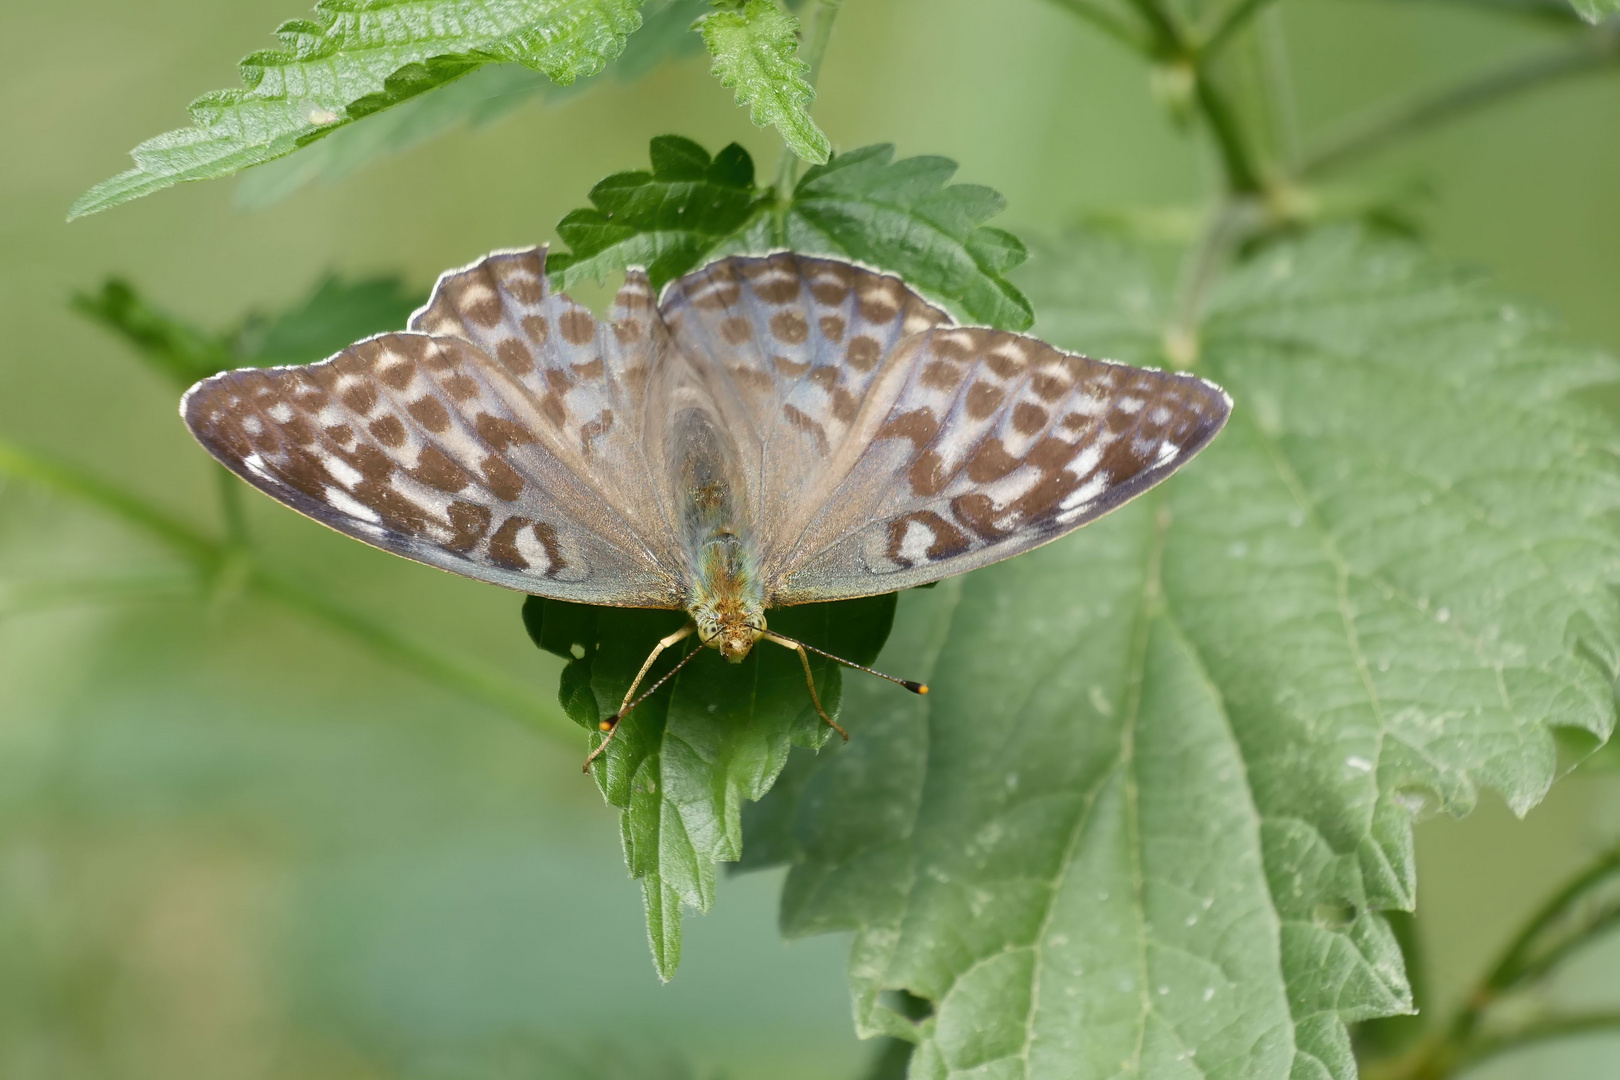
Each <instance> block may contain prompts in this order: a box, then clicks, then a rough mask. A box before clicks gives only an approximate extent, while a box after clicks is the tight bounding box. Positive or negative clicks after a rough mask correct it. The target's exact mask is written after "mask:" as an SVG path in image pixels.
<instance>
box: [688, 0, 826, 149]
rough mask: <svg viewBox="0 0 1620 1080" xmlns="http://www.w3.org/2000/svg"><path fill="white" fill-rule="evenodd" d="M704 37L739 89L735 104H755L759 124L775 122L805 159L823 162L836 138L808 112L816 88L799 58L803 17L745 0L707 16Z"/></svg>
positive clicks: (723, 73)
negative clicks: (831, 140)
mask: <svg viewBox="0 0 1620 1080" xmlns="http://www.w3.org/2000/svg"><path fill="white" fill-rule="evenodd" d="M700 27H701V29H702V31H703V43H704V45H705V46H707V47H708V50H709V55H710V56H712V57H713V58H714V67H713V68H712V69H711V71H712V73H713V74H714V75H716V76H717V77H718V78H719V79H720V85H721V86H725V87H728V88H731V89H734V90H736V91H737V104H739V105H748V104H752V105H753V109H752V110H751V112H750V115H752V117H753V119H754V123H755V125H756V126H758V127H765V126H766V125H771V126H773V127H775V128H776V130H777V131H779V132H780V133H781V135H782V140H783V141H784V142H785V143H787V145H788V149H790V150H792V151H793V152H794V153H795V154H797V155H798V156H799V157H801V158H803V159H804V160H805V161H809V162H814V163H815V164H817V165H820V164H822V163H824V162H825V161H826V160H827V157H828V155H830V154H831V153H832V143H831V142H830V141H829V140H828V139H827V136H826V134H825V133H823V132H822V130H821V129H820V128H819V127H817V126H816V122H815V121H814V120H812V119H811V118H810V103H811V102H812V101H814V100H815V97H816V91H815V88H814V87H812V86H811V85H810V81H809V80H808V79H807V78H805V76H806V75H808V74H809V73H810V65H809V64H807V63H805V62H804V61H803V60H801V59H799V20H798V19H796V18H795V17H794V16H792V15H790V14H788V13H787V12H786V11H783V10H782V9H781V8H780V7H778V6H777V4H776V0H747V3H745V4H743V6H742V7H740V8H736V9H728V10H720V11H715V12H712V13H710V14H709V15H706V16H704V18H703V21H702V23H701V24H700Z"/></svg>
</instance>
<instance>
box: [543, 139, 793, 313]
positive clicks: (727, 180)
mask: <svg viewBox="0 0 1620 1080" xmlns="http://www.w3.org/2000/svg"><path fill="white" fill-rule="evenodd" d="M650 156H651V159H652V171H651V172H625V173H616V174H614V175H613V176H610V177H608V178H607V179H606V180H603V181H602V182H601V183H599V184H597V185H596V186H595V187H594V188H592V189H591V195H590V198H591V202H592V203H593V204H595V206H594V208H593V209H581V210H574V211H571V212H570V213H569V214H568V215H567V216H565V217H564V218H563V219H562V220H561V221H560V222H558V223H557V235H558V236H560V237H561V238H562V239H563V242H564V243H566V244H568V245H569V246H570V247H571V248H572V249H573V250H572V252H558V253H556V254H552V255H550V256H549V257H548V258H547V260H546V265H547V268H548V269H549V270H550V271H551V272H552V273H553V275H554V276H555V278H556V281H557V287H558V288H559V289H567V288H570V287H572V286H573V285H574V284H575V283H577V282H580V281H583V280H585V279H588V278H589V279H595V280H597V281H604V280H606V279H607V278H608V277H609V276H611V275H613V274H616V273H617V272H619V271H622V270H623V269H624V268H626V267H628V266H644V267H646V269H647V273H648V275H649V276H650V277H651V279H652V283H653V287H654V288H660V287H662V286H663V284H664V283H665V282H667V281H670V280H672V279H673V278H676V277H679V276H680V275H681V274H683V273H685V272H686V271H688V270H690V269H691V268H693V267H694V266H696V265H698V263H699V262H700V261H701V260H702V259H703V258H704V256H705V255H707V254H708V253H709V252H710V251H712V250H714V248H715V247H716V246H717V245H718V244H720V243H721V242H722V241H723V240H725V239H726V238H728V237H730V236H733V235H735V234H736V233H738V232H739V231H741V230H742V229H743V228H744V227H746V225H747V224H748V222H749V221H751V220H752V219H754V218H755V217H757V216H758V215H759V214H760V213H761V212H763V210H764V208H765V207H766V206H767V205H768V204H769V202H770V194H769V192H768V191H767V192H764V193H762V192H761V191H760V190H759V189H758V188H756V187H755V186H754V162H753V159H752V158H750V157H749V156H748V152H747V151H746V150H744V149H743V148H742V147H740V146H738V145H737V144H736V143H732V144H731V145H730V146H728V147H726V148H725V149H724V150H722V151H720V153H719V155H718V156H717V157H715V158H713V159H711V158H710V157H709V153H708V151H706V150H704V149H703V147H701V146H699V145H698V144H697V143H695V142H692V141H691V140H690V139H683V138H681V137H679V136H677V135H660V136H658V137H657V138H655V139H653V140H652V146H651V151H650Z"/></svg>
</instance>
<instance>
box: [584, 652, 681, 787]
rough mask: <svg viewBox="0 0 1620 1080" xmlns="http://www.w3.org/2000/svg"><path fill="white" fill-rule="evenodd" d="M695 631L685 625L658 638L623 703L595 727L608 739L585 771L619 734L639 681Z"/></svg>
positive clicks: (587, 759)
mask: <svg viewBox="0 0 1620 1080" xmlns="http://www.w3.org/2000/svg"><path fill="white" fill-rule="evenodd" d="M696 629H697V624H696V623H687V624H686V625H685V626H683V627H681V628H680V629H679V630H677V631H675V632H674V633H673V634H668V635H665V636H664V637H662V638H660V639H659V641H658V644H657V645H654V646H653V650H652V652H650V653H648V654H647V662H646V663H644V664H642V665H641V670H640V671H638V672H636V677H635V679H634V681H632V682H631V683H630V689H629V690H628V691H626V692H625V695H624V701H622V702H621V703H620V704H619V711H618V712H616V713H614V714H613V715H612V716H610V717H608V718H607V719H606V720H603V721H602V722H601V723H600V724H598V725H597V727H599V728H601V729H602V730H603V731H605V732H607V733H608V737H607V738H605V739H603V740H602V742H601V743H600V745H598V746H597V748H596V749H595V750H592V751H591V756H590V757H588V758H586V759H585V768H586V770H587V771H589V769H590V767H591V762H593V761H595V760H596V759H597V756H598V755H600V754H601V753H602V751H603V750H606V749H607V744H608V743H610V742H612V741H613V736H615V735H617V734H618V733H619V721H620V720H623V719H624V714H625V713H627V712H629V711H630V706H631V704H632V703H633V702H634V701H635V700H636V691H637V690H638V689H640V687H641V680H642V679H645V678H646V677H647V672H649V671H651V670H652V666H653V665H654V664H655V663H657V662H658V658H659V657H660V656H661V655H663V652H664V650H665V649H667V648H669V647H670V646H671V645H674V644H676V643H677V642H680V641H683V640H685V639H686V638H687V637H688V636H690V635H691V633H692V631H694V630H696Z"/></svg>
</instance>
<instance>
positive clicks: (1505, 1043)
mask: <svg viewBox="0 0 1620 1080" xmlns="http://www.w3.org/2000/svg"><path fill="white" fill-rule="evenodd" d="M1617 871H1620V848H1616V849H1614V850H1611V851H1609V852H1606V853H1605V854H1603V855H1602V856H1600V857H1599V858H1598V859H1597V860H1596V861H1594V862H1593V863H1592V864H1591V865H1589V866H1588V867H1586V869H1584V870H1582V871H1581V872H1580V873H1579V874H1577V875H1576V876H1575V878H1574V879H1573V880H1571V881H1570V882H1569V883H1568V884H1566V885H1565V886H1564V887H1563V888H1562V889H1560V890H1559V891H1558V893H1557V895H1555V896H1553V897H1552V898H1551V899H1550V900H1548V901H1547V902H1546V903H1545V904H1543V905H1542V906H1541V907H1540V908H1539V909H1538V910H1537V911H1536V913H1535V914H1534V915H1532V916H1531V917H1530V919H1529V920H1528V921H1527V922H1526V923H1525V924H1524V926H1523V927H1522V928H1521V929H1520V930H1519V933H1518V934H1517V935H1515V936H1514V939H1513V941H1512V942H1511V943H1510V944H1509V945H1508V947H1507V948H1506V949H1505V950H1503V952H1502V956H1501V959H1499V960H1498V961H1497V962H1496V964H1495V966H1493V967H1492V968H1491V970H1490V971H1489V972H1488V973H1487V974H1486V975H1485V977H1484V978H1483V979H1481V980H1480V981H1479V983H1478V985H1476V986H1475V987H1474V990H1473V992H1472V993H1471V994H1469V995H1468V999H1467V1001H1466V1003H1465V1004H1464V1005H1463V1007H1462V1008H1461V1009H1460V1010H1458V1012H1457V1015H1456V1016H1455V1017H1453V1018H1452V1021H1451V1023H1450V1024H1448V1025H1447V1026H1446V1028H1445V1030H1444V1031H1442V1032H1439V1033H1437V1034H1436V1035H1435V1036H1433V1037H1432V1038H1431V1039H1429V1040H1428V1042H1427V1043H1426V1044H1424V1045H1422V1046H1420V1047H1419V1048H1417V1049H1416V1050H1415V1052H1414V1053H1413V1054H1411V1055H1410V1056H1408V1057H1406V1058H1404V1059H1402V1060H1401V1061H1400V1062H1398V1063H1391V1064H1390V1065H1389V1066H1388V1067H1386V1068H1383V1069H1380V1070H1379V1075H1381V1076H1388V1077H1392V1078H1403V1080H1441V1078H1443V1077H1448V1076H1452V1075H1454V1074H1455V1073H1457V1072H1458V1071H1460V1070H1461V1069H1462V1068H1463V1067H1464V1065H1465V1064H1467V1065H1472V1064H1474V1063H1475V1062H1478V1061H1480V1060H1482V1059H1483V1058H1485V1057H1493V1056H1495V1055H1497V1054H1501V1053H1504V1052H1506V1051H1508V1050H1511V1049H1514V1048H1516V1047H1519V1046H1523V1045H1527V1044H1528V1043H1532V1042H1544V1041H1546V1040H1549V1039H1555V1038H1559V1037H1562V1036H1564V1035H1572V1034H1578V1033H1580V1032H1583V1031H1593V1030H1599V1029H1607V1028H1620V1014H1616V1013H1593V1014H1588V1015H1575V1016H1565V1017H1554V1018H1550V1019H1547V1020H1542V1021H1537V1022H1535V1023H1532V1024H1529V1025H1527V1026H1525V1027H1523V1028H1521V1029H1519V1030H1517V1031H1513V1032H1510V1033H1508V1034H1506V1035H1501V1036H1496V1037H1493V1038H1489V1039H1476V1038H1475V1036H1476V1033H1477V1032H1478V1030H1479V1026H1480V1023H1481V1022H1482V1020H1483V1019H1484V1016H1485V1013H1486V1011H1487V1010H1488V1009H1489V1008H1490V1007H1491V1005H1492V1004H1494V1003H1495V1002H1496V1001H1497V1000H1498V999H1499V998H1500V997H1501V996H1502V995H1503V994H1504V993H1505V992H1507V991H1509V990H1513V989H1515V988H1518V987H1522V986H1524V985H1525V984H1527V983H1529V982H1531V981H1532V980H1534V979H1538V978H1540V977H1541V976H1543V975H1545V974H1546V973H1547V972H1548V971H1550V970H1552V969H1553V968H1554V967H1556V966H1557V965H1558V964H1559V963H1560V962H1562V961H1563V960H1564V959H1565V958H1567V957H1568V956H1569V954H1570V953H1571V952H1573V951H1574V950H1575V949H1577V948H1579V947H1580V946H1582V945H1584V944H1586V943H1587V942H1590V941H1591V940H1592V939H1593V938H1595V937H1597V936H1598V935H1599V934H1602V933H1604V932H1606V931H1607V930H1610V929H1612V928H1613V927H1614V926H1615V925H1616V924H1617V923H1620V906H1616V907H1615V908H1613V909H1611V910H1609V911H1606V912H1604V913H1602V914H1601V915H1600V916H1599V917H1597V918H1595V919H1592V920H1590V921H1589V922H1587V923H1586V924H1585V925H1583V926H1580V927H1578V928H1577V929H1576V930H1575V931H1574V932H1573V933H1571V934H1570V935H1569V936H1568V937H1567V938H1565V939H1564V940H1562V941H1559V942H1557V943H1556V944H1555V945H1553V946H1552V947H1551V948H1548V949H1546V950H1545V951H1544V952H1540V953H1538V952H1537V944H1538V942H1539V941H1540V940H1541V939H1542V938H1543V936H1544V935H1545V934H1547V933H1548V931H1549V930H1551V929H1552V928H1553V927H1554V926H1555V924H1557V923H1558V922H1559V920H1561V919H1563V918H1565V917H1566V916H1568V914H1569V913H1570V912H1571V911H1572V910H1573V909H1574V908H1575V907H1576V905H1578V904H1579V903H1581V902H1582V901H1583V900H1584V899H1585V898H1586V897H1587V895H1588V894H1589V893H1590V892H1591V891H1592V890H1593V889H1594V888H1597V887H1599V886H1601V885H1603V884H1605V882H1606V881H1607V880H1609V879H1610V878H1611V877H1613V876H1614V875H1615V874H1616V872H1617Z"/></svg>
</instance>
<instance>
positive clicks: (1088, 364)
mask: <svg viewBox="0 0 1620 1080" xmlns="http://www.w3.org/2000/svg"><path fill="white" fill-rule="evenodd" d="M728 264H729V265H728ZM795 268H796V269H797V278H798V287H797V288H795V287H794V286H793V284H791V279H792V277H793V276H794V270H795ZM834 282H839V283H842V284H844V285H846V286H847V291H846V293H845V294H841V293H840V292H839V289H838V288H836V287H835V286H834V284H833V283H834ZM705 300H707V305H706V304H705V303H704V301H705ZM663 309H664V312H665V318H666V321H667V322H668V323H669V325H670V327H671V330H672V333H673V334H674V336H675V340H676V342H677V344H679V345H680V347H681V348H682V349H684V350H687V351H689V352H690V351H694V350H697V351H702V352H703V353H704V355H705V356H707V357H708V358H709V359H710V362H711V363H714V364H717V365H720V366H723V367H724V368H726V369H727V370H728V371H729V370H733V369H737V368H741V369H743V370H745V371H750V372H760V373H764V374H770V375H771V376H772V385H771V387H770V389H769V390H767V388H766V386H765V383H764V380H763V379H759V378H758V377H757V376H756V375H748V376H746V377H747V378H750V379H754V381H755V382H757V383H758V386H757V387H756V388H755V389H754V390H753V392H752V393H750V394H748V395H747V400H748V401H749V402H750V404H751V406H752V410H753V412H754V414H755V417H756V419H755V422H756V423H757V424H758V425H759V426H760V427H761V429H762V430H764V431H769V432H771V433H772V434H771V435H770V436H768V437H766V438H765V439H763V440H762V445H763V447H764V450H763V454H764V458H765V460H764V462H763V463H762V465H761V466H760V469H761V473H762V475H763V476H764V477H765V479H766V481H767V483H766V485H765V487H764V490H763V491H762V493H761V501H762V502H763V503H765V504H767V505H768V506H773V507H778V508H779V509H777V510H775V511H774V512H773V511H770V510H767V511H766V512H765V513H764V514H762V516H761V519H760V528H759V537H758V540H757V548H758V551H759V560H760V568H761V575H762V577H763V578H764V581H765V584H766V588H767V595H768V596H769V597H770V600H771V602H772V603H773V604H795V603H807V602H811V601H818V600H831V599H839V598H844V597H851V596H862V595H868V594H872V593H880V592H888V591H891V590H894V589H900V588H905V587H908V586H912V585H921V584H925V583H927V582H930V581H936V580H938V579H940V578H943V577H947V576H949V575H952V574H958V573H962V572H964V571H967V570H972V569H974V568H976V567H979V566H984V565H987V564H989V563H992V562H996V561H998V560H1000V559H1005V558H1008V557H1010V556H1012V555H1016V554H1018V553H1020V552H1022V551H1027V550H1029V549H1030V548H1033V547H1036V546H1039V545H1040V544H1043V543H1046V542H1047V541H1049V540H1052V539H1055V538H1056V537H1058V536H1061V535H1063V534H1064V533H1066V532H1069V531H1070V530H1072V529H1076V528H1079V527H1080V526H1081V525H1084V524H1085V523H1086V522H1088V521H1092V520H1094V519H1095V518H1097V517H1099V516H1101V515H1102V514H1105V513H1107V512H1108V511H1109V510H1112V509H1114V508H1115V507H1117V506H1119V505H1121V504H1122V503H1124V502H1126V501H1127V500H1129V499H1131V498H1133V497H1134V496H1136V495H1138V494H1140V493H1142V492H1143V491H1145V490H1147V489H1148V488H1150V487H1152V486H1153V485H1154V484H1156V483H1158V482H1159V481H1160V480H1162V479H1164V478H1165V477H1167V476H1169V475H1170V474H1171V473H1172V472H1174V471H1175V470H1176V469H1177V468H1179V467H1180V466H1181V465H1183V464H1185V463H1186V462H1187V460H1188V459H1190V458H1191V457H1192V456H1193V455H1194V454H1196V453H1197V452H1198V451H1199V450H1201V449H1202V448H1203V447H1204V446H1205V445H1206V444H1207V443H1208V442H1209V440H1210V439H1212V438H1214V436H1215V434H1216V433H1217V432H1219V430H1220V429H1221V427H1222V425H1223V424H1224V423H1225V422H1226V418H1227V415H1228V413H1229V412H1230V410H1231V403H1230V400H1229V399H1228V398H1227V397H1226V395H1225V393H1224V392H1222V391H1221V390H1220V389H1219V388H1218V387H1216V386H1214V385H1212V384H1210V383H1208V382H1205V381H1204V380H1202V379H1199V378H1197V377H1195V376H1192V375H1186V374H1170V373H1166V372H1161V371H1153V370H1148V369H1142V368H1133V367H1129V366H1127V365H1123V364H1114V363H1109V362H1106V361H1101V360H1091V359H1087V358H1085V357H1081V356H1074V355H1071V354H1068V353H1064V352H1061V351H1060V350H1058V349H1054V348H1052V347H1051V346H1049V345H1046V344H1045V343H1043V342H1041V341H1038V340H1036V339H1034V338H1030V337H1025V336H1022V335H1018V334H1010V333H1005V332H1002V331H996V330H986V329H977V328H965V327H953V326H950V325H949V324H948V320H947V319H946V317H945V316H944V315H943V313H941V312H939V311H938V310H937V309H934V308H931V307H928V306H927V305H926V304H924V302H923V301H921V300H920V299H919V298H917V297H916V296H915V295H914V294H912V293H911V292H910V290H909V289H907V288H906V287H905V286H904V285H903V284H902V283H901V282H900V281H899V280H898V279H895V278H892V277H887V276H886V275H880V274H875V273H872V272H870V271H865V270H861V269H859V268H857V267H853V266H849V265H847V264H843V263H838V262H835V261H831V260H820V259H805V258H795V257H793V256H773V257H772V258H771V259H768V260H749V259H732V260H727V261H726V263H722V264H717V265H716V266H715V267H709V268H706V269H705V270H704V271H700V272H699V274H695V275H692V276H691V277H688V278H685V279H683V280H682V281H681V282H678V283H676V285H673V286H671V290H670V292H669V293H667V294H666V296H665V298H664V302H663ZM823 319H828V320H830V321H828V322H826V323H823V322H822V320H823ZM801 324H802V325H803V326H804V327H805V330H804V331H802V332H801V330H800V326H801ZM840 324H842V325H840ZM728 327H729V332H728ZM822 327H825V328H826V330H828V331H831V332H824V333H822V334H821V335H820V336H817V335H816V334H815V332H814V329H812V328H822ZM852 328H857V329H858V333H857V334H856V336H857V337H866V338H869V339H870V340H871V341H872V342H874V343H875V344H876V345H877V346H878V349H877V352H876V354H875V355H872V356H870V358H868V356H869V348H868V347H867V346H865V345H863V346H861V347H860V348H859V350H852V349H851V347H850V346H851V334H850V331H851V329H852ZM745 329H746V331H747V332H746V333H745V332H744V331H745ZM839 330H842V332H843V340H842V341H838V340H835V337H836V332H837V331H839ZM795 339H799V340H795ZM795 348H797V349H801V350H804V351H800V352H793V351H790V350H791V349H795ZM801 366H804V368H805V369H804V370H803V372H802V373H801V374H797V375H795V372H796V371H797V370H798V369H799V368H800V367H801ZM811 388H813V389H811ZM846 395H847V396H846Z"/></svg>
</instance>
